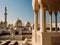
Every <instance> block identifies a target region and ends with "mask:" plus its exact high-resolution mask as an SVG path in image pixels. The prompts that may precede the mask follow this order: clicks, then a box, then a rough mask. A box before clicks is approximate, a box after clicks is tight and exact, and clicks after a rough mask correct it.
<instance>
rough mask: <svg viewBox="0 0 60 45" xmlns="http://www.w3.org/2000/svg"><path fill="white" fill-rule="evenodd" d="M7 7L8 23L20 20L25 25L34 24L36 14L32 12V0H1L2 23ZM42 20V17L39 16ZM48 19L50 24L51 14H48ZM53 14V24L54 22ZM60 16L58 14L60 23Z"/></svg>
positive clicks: (0, 18) (0, 13)
mask: <svg viewBox="0 0 60 45" xmlns="http://www.w3.org/2000/svg"><path fill="white" fill-rule="evenodd" d="M5 5H6V6H7V13H8V22H9V23H13V22H14V21H15V20H16V19H17V18H19V19H20V20H21V21H22V22H23V23H24V22H25V21H27V20H28V21H30V22H31V23H33V22H34V13H33V10H32V0H0V21H1V20H4V7H5ZM38 17H39V18H38V19H39V20H40V15H38ZM46 17H47V18H46V19H47V22H49V13H48V12H46ZM54 19H55V18H54V14H53V22H54ZM59 19H60V14H59V13H58V22H60V20H59Z"/></svg>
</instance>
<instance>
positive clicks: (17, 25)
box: [13, 19, 22, 27]
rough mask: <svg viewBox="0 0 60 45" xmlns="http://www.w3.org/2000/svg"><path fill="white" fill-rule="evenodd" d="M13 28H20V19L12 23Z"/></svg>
mask: <svg viewBox="0 0 60 45" xmlns="http://www.w3.org/2000/svg"><path fill="white" fill-rule="evenodd" d="M13 26H14V27H21V26H22V21H21V20H20V19H17V20H15V21H14V23H13Z"/></svg>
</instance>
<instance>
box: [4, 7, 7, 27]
mask: <svg viewBox="0 0 60 45" xmlns="http://www.w3.org/2000/svg"><path fill="white" fill-rule="evenodd" d="M4 15H5V21H4V23H5V27H6V28H7V7H6V6H5V12H4Z"/></svg>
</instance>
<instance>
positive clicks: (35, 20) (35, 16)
mask: <svg viewBox="0 0 60 45" xmlns="http://www.w3.org/2000/svg"><path fill="white" fill-rule="evenodd" d="M34 30H38V11H34Z"/></svg>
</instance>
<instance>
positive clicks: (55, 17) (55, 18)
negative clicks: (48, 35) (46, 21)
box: [55, 13, 57, 31]
mask: <svg viewBox="0 0 60 45" xmlns="http://www.w3.org/2000/svg"><path fill="white" fill-rule="evenodd" d="M55 31H57V13H55Z"/></svg>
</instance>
